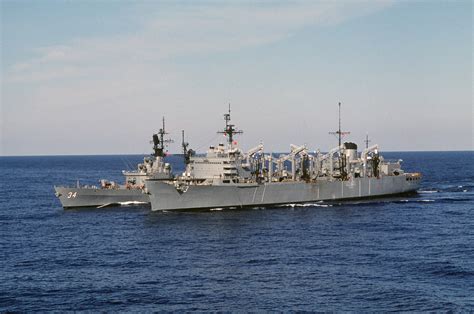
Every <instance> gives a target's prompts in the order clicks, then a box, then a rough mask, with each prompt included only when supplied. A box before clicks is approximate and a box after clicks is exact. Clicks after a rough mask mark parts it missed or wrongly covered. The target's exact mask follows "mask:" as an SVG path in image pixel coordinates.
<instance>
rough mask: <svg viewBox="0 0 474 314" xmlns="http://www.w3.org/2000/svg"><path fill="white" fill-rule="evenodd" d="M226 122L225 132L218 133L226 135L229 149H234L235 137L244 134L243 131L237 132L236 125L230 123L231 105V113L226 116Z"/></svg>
mask: <svg viewBox="0 0 474 314" xmlns="http://www.w3.org/2000/svg"><path fill="white" fill-rule="evenodd" d="M224 120H225V129H224V131H218V132H217V133H219V134H224V135H225V136H227V142H228V143H229V147H231V148H232V145H233V143H234V135H236V134H242V133H244V132H243V131H241V130H237V129H236V128H235V125H234V124H231V123H230V120H231V118H230V104H229V112H228V113H225V114H224Z"/></svg>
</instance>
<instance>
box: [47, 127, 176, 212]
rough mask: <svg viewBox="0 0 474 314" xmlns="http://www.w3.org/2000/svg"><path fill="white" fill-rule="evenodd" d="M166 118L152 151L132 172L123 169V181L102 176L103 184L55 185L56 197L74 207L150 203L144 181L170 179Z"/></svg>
mask: <svg viewBox="0 0 474 314" xmlns="http://www.w3.org/2000/svg"><path fill="white" fill-rule="evenodd" d="M166 135H168V133H167V132H166V129H165V119H164V118H163V125H162V128H160V130H159V131H158V132H157V133H156V134H153V136H152V143H153V153H152V154H151V155H150V156H146V157H144V159H143V163H140V164H138V165H137V169H136V170H133V171H122V174H123V175H124V177H125V182H124V183H123V184H118V183H116V182H113V181H108V180H105V179H101V180H100V181H99V182H100V185H99V186H95V185H92V186H90V185H80V184H79V182H78V183H77V185H76V186H73V187H67V186H55V187H54V189H55V191H56V196H57V197H58V198H59V200H60V202H61V204H62V206H63V207H64V208H73V207H105V206H112V205H120V204H144V203H149V201H150V200H149V197H148V195H147V194H144V193H143V189H144V187H145V180H146V179H149V178H152V179H154V180H171V179H172V178H173V174H172V168H171V165H170V164H169V163H167V162H166V161H165V157H166V146H167V145H168V144H169V143H171V142H172V140H170V139H168V138H166Z"/></svg>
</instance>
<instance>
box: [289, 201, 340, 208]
mask: <svg viewBox="0 0 474 314" xmlns="http://www.w3.org/2000/svg"><path fill="white" fill-rule="evenodd" d="M320 203H321V202H318V203H304V204H286V205H281V206H283V207H291V208H295V207H332V205H330V204H320Z"/></svg>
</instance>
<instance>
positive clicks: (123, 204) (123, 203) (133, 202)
mask: <svg viewBox="0 0 474 314" xmlns="http://www.w3.org/2000/svg"><path fill="white" fill-rule="evenodd" d="M119 204H120V205H121V206H127V205H144V204H148V203H147V202H140V201H128V202H119Z"/></svg>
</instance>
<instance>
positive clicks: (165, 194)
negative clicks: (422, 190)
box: [145, 109, 421, 210]
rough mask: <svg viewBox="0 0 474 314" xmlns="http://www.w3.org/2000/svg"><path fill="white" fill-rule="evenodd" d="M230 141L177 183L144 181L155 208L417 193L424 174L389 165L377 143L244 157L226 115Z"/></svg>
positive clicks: (195, 162)
mask: <svg viewBox="0 0 474 314" xmlns="http://www.w3.org/2000/svg"><path fill="white" fill-rule="evenodd" d="M224 119H225V122H226V126H225V129H224V130H223V131H220V132H221V133H223V134H225V135H226V136H227V143H226V144H223V143H220V144H219V145H218V146H211V147H210V148H209V150H208V151H207V153H206V155H205V156H203V157H191V158H190V159H189V162H188V164H187V165H186V170H185V172H184V173H183V174H182V175H180V176H178V177H176V178H174V179H173V180H154V179H152V178H150V179H148V180H146V181H145V184H146V191H147V193H148V194H149V195H150V201H151V206H152V210H189V209H206V208H239V207H249V206H250V207H252V206H259V207H260V206H270V205H279V204H288V203H305V202H314V201H321V200H336V199H352V198H364V197H378V196H384V195H393V194H401V193H408V192H413V191H416V189H417V188H418V186H419V181H420V179H421V175H420V174H419V173H405V172H404V171H403V170H402V168H401V160H397V161H387V160H385V159H384V158H383V156H382V155H381V154H380V152H379V147H378V145H373V146H371V147H366V148H365V149H364V150H363V151H362V152H360V153H359V152H358V147H357V145H356V144H355V143H352V142H344V143H342V142H341V137H342V135H343V132H342V131H341V129H340V127H339V131H338V132H335V133H336V134H338V136H339V143H340V145H338V146H337V147H335V148H333V149H331V150H330V151H329V152H327V153H325V154H322V153H320V152H319V151H318V152H313V153H311V152H310V151H309V150H308V148H307V147H306V145H290V152H289V153H288V154H281V155H279V156H274V155H273V154H265V153H264V146H263V144H260V145H258V146H256V147H255V148H253V149H251V150H249V151H248V152H246V153H244V152H243V151H242V150H241V149H240V148H239V147H238V146H237V145H236V143H235V142H234V140H233V137H234V135H236V134H241V133H242V131H239V130H237V129H236V128H235V125H233V124H231V123H230V122H231V117H230V109H229V113H227V114H225V115H224Z"/></svg>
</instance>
